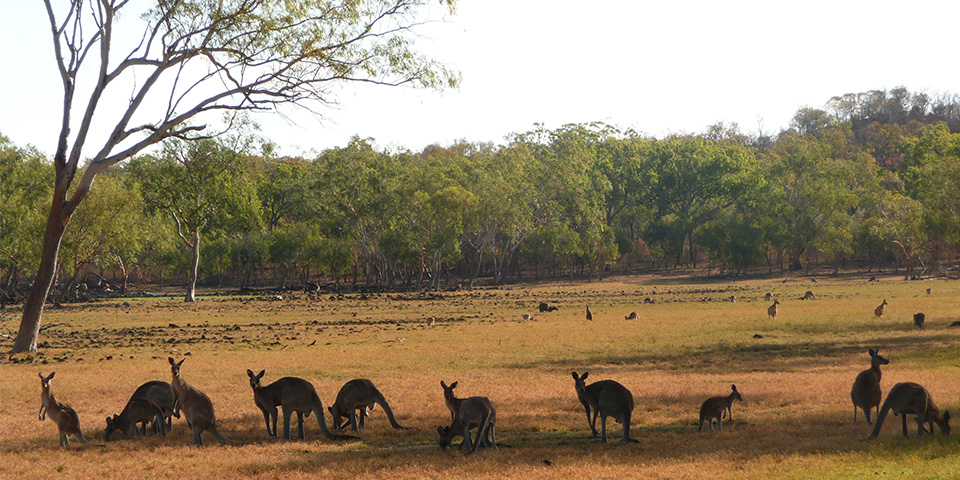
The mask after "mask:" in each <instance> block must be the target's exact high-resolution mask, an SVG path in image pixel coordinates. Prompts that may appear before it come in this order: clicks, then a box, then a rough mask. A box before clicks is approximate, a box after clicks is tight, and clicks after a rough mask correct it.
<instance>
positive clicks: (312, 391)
mask: <svg viewBox="0 0 960 480" xmlns="http://www.w3.org/2000/svg"><path fill="white" fill-rule="evenodd" d="M264 373H266V370H260V373H258V374H256V375H254V374H253V370H247V376H249V377H250V387H251V388H253V402H254V403H255V404H256V405H257V408H259V409H260V411H261V412H263V421H264V422H265V423H266V424H267V435H270V436H271V437H276V436H277V405H280V406H281V407H283V438H285V439H288V440H289V439H290V416H291V415H292V414H293V413H294V412H296V413H297V437H299V438H301V439H302V438H303V417H305V416H306V417H309V416H310V413H311V412H313V413H314V414H316V417H317V423H318V424H319V425H320V432H321V433H323V435H324V436H325V437H327V438H330V439H334V440H349V439H357V437H353V436H349V435H335V434H333V433H331V432H330V430H328V429H327V422H326V416H325V415H324V413H323V403H322V402H321V401H320V396H318V395H317V389H316V388H314V387H313V384H312V383H310V382H308V381H306V380H304V379H302V378H297V377H283V378H281V379H279V380H277V381H275V382H273V383H271V384H270V385H267V386H266V387H264V386H262V385H261V384H260V379H262V378H263V374H264Z"/></svg>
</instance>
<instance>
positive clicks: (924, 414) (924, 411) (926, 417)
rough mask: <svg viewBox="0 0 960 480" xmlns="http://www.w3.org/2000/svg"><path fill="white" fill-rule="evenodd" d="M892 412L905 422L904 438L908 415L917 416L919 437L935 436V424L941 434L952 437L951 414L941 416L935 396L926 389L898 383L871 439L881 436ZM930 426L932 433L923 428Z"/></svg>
mask: <svg viewBox="0 0 960 480" xmlns="http://www.w3.org/2000/svg"><path fill="white" fill-rule="evenodd" d="M888 411H892V412H893V414H894V415H900V418H901V420H902V421H903V436H904V437H906V436H908V435H907V414H912V415H916V416H917V436H921V435H923V434H924V433H929V434H931V435H933V424H937V426H938V427H940V433H942V434H944V435H950V412H949V411H946V412H943V415H941V414H940V409H939V408H937V405H936V404H935V403H933V396H932V395H930V392H928V391H927V389H926V388H923V387H922V386H920V385H918V384H916V383H913V382H904V383H898V384H896V385H894V386H893V388H891V389H890V393H888V394H887V399H886V400H885V401H884V402H883V408H881V409H880V413H879V414H877V424H876V425H874V427H873V433H871V434H870V437H869V438H877V435H880V427H881V426H882V425H883V419H884V418H885V417H886V416H887V412H888ZM924 423H928V424H930V431H929V432H928V431H927V430H926V429H925V428H923V424H924Z"/></svg>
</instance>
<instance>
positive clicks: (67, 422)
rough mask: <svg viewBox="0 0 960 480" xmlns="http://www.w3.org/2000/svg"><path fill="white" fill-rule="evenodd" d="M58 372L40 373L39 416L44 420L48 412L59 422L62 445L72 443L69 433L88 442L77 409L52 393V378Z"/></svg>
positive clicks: (51, 418) (83, 441)
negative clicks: (45, 374) (84, 436)
mask: <svg viewBox="0 0 960 480" xmlns="http://www.w3.org/2000/svg"><path fill="white" fill-rule="evenodd" d="M56 374H57V372H51V373H50V375H49V376H47V377H44V376H43V373H40V413H39V414H38V415H37V417H38V418H39V419H40V420H43V419H45V418H47V414H49V415H50V420H52V421H53V423H56V424H57V431H58V432H59V433H60V446H61V447H66V446H68V445H70V439H69V438H68V436H69V435H73V436H74V437H76V439H77V440H78V441H79V442H80V443H87V440H86V439H85V438H83V433H82V432H81V431H80V417H79V416H77V411H76V410H74V409H73V408H71V407H70V405H67V404H66V403H61V402H60V401H58V400H57V397H55V396H54V395H53V394H52V393H50V380H53V376H54V375H56Z"/></svg>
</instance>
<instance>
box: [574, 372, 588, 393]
mask: <svg viewBox="0 0 960 480" xmlns="http://www.w3.org/2000/svg"><path fill="white" fill-rule="evenodd" d="M572 373H573V381H574V386H575V387H576V388H577V391H578V392H582V391H583V389H584V388H587V384H586V382H584V380H586V379H587V375H590V372H583V375H580V376H577V372H572Z"/></svg>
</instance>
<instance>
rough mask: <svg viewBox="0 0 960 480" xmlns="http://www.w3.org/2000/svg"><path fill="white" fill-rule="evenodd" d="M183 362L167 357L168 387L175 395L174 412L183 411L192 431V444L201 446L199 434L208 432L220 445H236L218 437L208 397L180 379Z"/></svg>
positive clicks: (211, 405) (221, 436)
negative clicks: (168, 367) (168, 363)
mask: <svg viewBox="0 0 960 480" xmlns="http://www.w3.org/2000/svg"><path fill="white" fill-rule="evenodd" d="M184 360H186V359H183V360H180V361H179V362H174V361H173V358H172V357H167V361H168V362H170V374H171V375H172V376H173V381H172V382H170V385H171V386H172V387H173V392H174V393H175V394H176V395H177V401H176V404H175V405H174V411H179V410H181V409H182V410H183V414H184V416H185V417H186V419H187V424H189V425H190V428H192V429H193V444H194V445H197V446H200V445H203V437H202V436H201V434H202V433H203V432H204V431H209V432H210V434H211V435H213V437H214V438H216V439H217V441H218V442H220V443H221V444H223V443H236V442H233V441H232V440H228V439H227V438H226V437H224V436H223V435H220V432H218V431H217V418H216V415H215V414H214V412H213V402H211V401H210V397H208V396H207V395H206V394H205V393H203V392H201V391H200V390H197V389H196V388H194V387H193V386H192V385H189V384H187V382H185V381H184V380H183V378H181V377H180V366H181V365H183V362H184Z"/></svg>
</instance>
